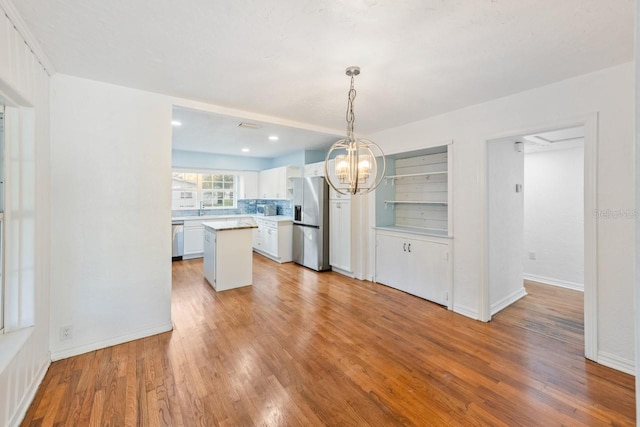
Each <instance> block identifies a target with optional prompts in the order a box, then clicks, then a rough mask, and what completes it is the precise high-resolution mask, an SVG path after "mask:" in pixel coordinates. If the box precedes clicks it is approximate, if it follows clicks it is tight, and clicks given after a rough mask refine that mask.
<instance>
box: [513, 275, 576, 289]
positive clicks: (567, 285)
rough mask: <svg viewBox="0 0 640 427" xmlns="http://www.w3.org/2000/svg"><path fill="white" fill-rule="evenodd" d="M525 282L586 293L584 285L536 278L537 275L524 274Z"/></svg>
mask: <svg viewBox="0 0 640 427" xmlns="http://www.w3.org/2000/svg"><path fill="white" fill-rule="evenodd" d="M523 278H524V279H525V280H531V281H532V282H538V283H542V284H545V285H551V286H557V287H559V288H565V289H571V290H574V291H580V292H584V283H577V282H570V281H568V280H562V279H554V278H553V277H545V276H536V275H535V274H527V273H525V274H523Z"/></svg>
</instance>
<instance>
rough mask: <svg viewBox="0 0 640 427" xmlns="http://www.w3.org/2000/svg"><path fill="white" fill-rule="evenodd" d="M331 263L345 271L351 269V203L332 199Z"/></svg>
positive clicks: (330, 227) (330, 229)
mask: <svg viewBox="0 0 640 427" xmlns="http://www.w3.org/2000/svg"><path fill="white" fill-rule="evenodd" d="M329 231H330V233H331V235H330V237H329V245H330V246H329V263H330V264H331V265H332V266H333V267H336V268H339V269H340V270H344V271H348V272H350V271H351V203H349V202H344V201H340V200H332V201H331V209H330V211H329Z"/></svg>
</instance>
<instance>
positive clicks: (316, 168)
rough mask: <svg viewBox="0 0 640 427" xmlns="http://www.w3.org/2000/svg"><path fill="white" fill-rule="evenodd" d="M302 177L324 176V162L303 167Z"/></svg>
mask: <svg viewBox="0 0 640 427" xmlns="http://www.w3.org/2000/svg"><path fill="white" fill-rule="evenodd" d="M304 176H305V178H307V177H310V176H324V162H316V163H309V164H307V165H304Z"/></svg>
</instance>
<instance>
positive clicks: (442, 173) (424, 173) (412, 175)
mask: <svg viewBox="0 0 640 427" xmlns="http://www.w3.org/2000/svg"><path fill="white" fill-rule="evenodd" d="M447 173H448V172H447V171H444V172H423V173H410V174H406V175H387V176H385V177H384V178H385V179H387V180H393V182H395V180H396V179H402V178H411V177H414V176H425V177H427V179H429V177H430V176H434V175H446V174H447Z"/></svg>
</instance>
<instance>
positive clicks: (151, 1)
mask: <svg viewBox="0 0 640 427" xmlns="http://www.w3.org/2000/svg"><path fill="white" fill-rule="evenodd" d="M15 6H16V8H17V9H18V10H19V12H20V13H21V14H22V16H23V18H24V20H25V22H26V23H27V25H28V26H29V28H30V29H31V31H32V32H33V34H34V35H35V37H36V38H37V39H38V40H39V42H40V43H41V45H42V47H43V48H44V51H45V52H46V53H47V54H48V55H49V57H50V59H51V61H52V63H53V64H54V66H55V67H56V69H57V71H59V72H62V73H66V74H71V75H76V76H80V77H85V78H89V79H94V80H100V81H105V82H111V83H115V84H119V85H124V86H129V87H135V88H139V89H143V90H149V91H153V92H159V93H165V94H169V95H174V96H179V97H183V98H188V99H193V100H200V101H205V102H209V103H213V104H217V105H220V106H224V107H230V108H236V109H240V110H245V111H249V112H253V113H259V114H265V115H270V116H275V117H279V118H283V119H286V120H292V121H297V122H302V123H308V124H311V125H315V126H323V127H325V128H330V129H338V130H342V129H343V128H344V126H345V124H344V110H345V106H346V95H347V90H348V84H349V81H348V77H346V76H345V75H344V69H345V68H346V67H347V66H349V65H359V66H360V67H361V68H362V74H361V75H360V76H359V77H357V78H356V89H357V91H358V96H357V98H356V101H355V111H356V123H355V126H356V132H357V133H359V134H362V133H364V134H369V133H372V132H375V131H378V130H382V129H386V128H389V127H393V126H397V125H401V124H404V123H408V122H411V121H415V120H419V119H423V118H426V117H429V116H433V115H436V114H440V113H443V112H446V111H451V110H454V109H457V108H461V107H464V106H468V105H471V104H476V103H479V102H483V101H487V100H490V99H494V98H497V97H501V96H505V95H508V94H512V93H516V92H520V91H523V90H526V89H530V88H534V87H538V86H541V85H545V84H548V83H551V82H554V81H558V80H562V79H566V78H569V77H572V76H576V75H580V74H584V73H588V72H591V71H594V70H598V69H602V68H606V67H609V66H612V65H616V64H619V63H623V62H627V61H631V60H632V58H633V30H634V27H633V25H634V19H633V17H634V1H633V0H561V1H558V0H517V1H507V0H455V1H454V0H403V1H396V0H350V1H341V0H275V1H260V0H235V1H212V0H189V1H182V2H176V1H175V0H171V1H170V0H135V1H131V0H112V1H104V0H75V1H74V0H20V1H15Z"/></svg>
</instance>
